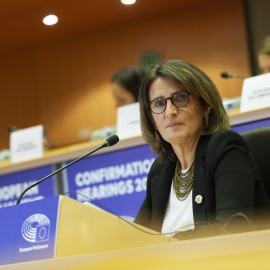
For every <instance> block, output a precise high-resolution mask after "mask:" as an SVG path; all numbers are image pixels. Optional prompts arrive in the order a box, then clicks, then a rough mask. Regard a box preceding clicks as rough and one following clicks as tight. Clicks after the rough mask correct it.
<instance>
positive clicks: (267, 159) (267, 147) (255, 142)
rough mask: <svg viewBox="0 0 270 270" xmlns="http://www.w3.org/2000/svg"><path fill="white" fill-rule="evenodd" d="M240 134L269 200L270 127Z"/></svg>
mask: <svg viewBox="0 0 270 270" xmlns="http://www.w3.org/2000/svg"><path fill="white" fill-rule="evenodd" d="M240 134H241V135H242V136H243V138H244V139H245V141H246V142H247V144H248V146H249V149H250V151H251V153H252V155H253V157H254V159H255V162H256V163H257V166H258V168H259V171H260V174H261V176H262V179H263V182H264V186H265V188H266V191H267V193H268V197H269V199H270V126H267V127H261V128H256V129H251V130H247V131H244V132H241V133H240Z"/></svg>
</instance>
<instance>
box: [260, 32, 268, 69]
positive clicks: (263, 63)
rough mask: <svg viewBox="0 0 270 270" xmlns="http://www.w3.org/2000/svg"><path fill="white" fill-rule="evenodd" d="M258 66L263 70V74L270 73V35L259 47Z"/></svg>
mask: <svg viewBox="0 0 270 270" xmlns="http://www.w3.org/2000/svg"><path fill="white" fill-rule="evenodd" d="M257 60H258V66H259V68H260V70H261V73H263V74H264V73H269V72H270V35H269V36H266V37H265V38H264V39H263V40H262V42H261V44H260V47H259V50H258V55H257Z"/></svg>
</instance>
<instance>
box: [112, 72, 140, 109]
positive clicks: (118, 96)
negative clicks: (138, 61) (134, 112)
mask: <svg viewBox="0 0 270 270" xmlns="http://www.w3.org/2000/svg"><path fill="white" fill-rule="evenodd" d="M144 75H145V74H144V72H143V71H142V70H141V69H140V68H137V67H124V68H122V69H120V70H119V71H118V72H117V73H115V74H114V75H113V77H112V79H111V83H112V93H113V96H114V98H115V100H116V107H120V106H124V105H128V104H131V103H134V102H137V101H138V92H139V87H140V83H141V81H142V78H143V76H144Z"/></svg>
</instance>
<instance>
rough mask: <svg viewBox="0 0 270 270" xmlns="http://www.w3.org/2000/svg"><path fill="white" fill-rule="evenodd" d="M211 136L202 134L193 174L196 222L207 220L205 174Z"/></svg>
mask: <svg viewBox="0 0 270 270" xmlns="http://www.w3.org/2000/svg"><path fill="white" fill-rule="evenodd" d="M209 138H210V136H201V138H200V140H199V142H198V145H197V149H196V154H195V167H194V176H193V195H192V200H193V202H192V203H193V215H194V222H195V223H196V222H200V221H207V201H206V200H207V199H206V198H207V191H206V179H205V177H206V174H205V151H206V148H207V144H208V142H209Z"/></svg>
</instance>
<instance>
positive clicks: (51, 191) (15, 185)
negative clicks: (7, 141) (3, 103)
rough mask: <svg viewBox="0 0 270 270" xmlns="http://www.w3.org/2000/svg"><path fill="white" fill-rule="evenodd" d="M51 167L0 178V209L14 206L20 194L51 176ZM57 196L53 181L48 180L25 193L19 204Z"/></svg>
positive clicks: (51, 179)
mask: <svg viewBox="0 0 270 270" xmlns="http://www.w3.org/2000/svg"><path fill="white" fill-rule="evenodd" d="M52 171H53V167H52V166H44V167H39V168H35V169H30V170H25V171H20V172H17V173H11V174H6V175H1V176H0V208H2V207H6V206H11V205H14V204H15V203H16V201H17V199H18V197H19V196H20V194H21V193H22V192H23V191H24V190H25V189H26V188H27V187H28V186H30V185H32V184H33V183H35V182H36V181H38V180H40V179H42V178H44V177H45V176H46V175H49V174H51V173H52ZM54 195H57V191H56V190H55V187H54V179H53V178H49V179H47V180H46V181H44V182H42V183H41V184H40V185H37V186H35V187H33V188H31V189H30V190H29V191H27V192H26V193H25V194H24V196H23V198H22V200H21V203H24V202H29V201H35V200H40V199H44V198H45V197H50V196H54Z"/></svg>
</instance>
